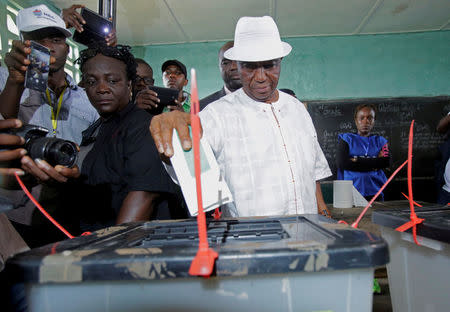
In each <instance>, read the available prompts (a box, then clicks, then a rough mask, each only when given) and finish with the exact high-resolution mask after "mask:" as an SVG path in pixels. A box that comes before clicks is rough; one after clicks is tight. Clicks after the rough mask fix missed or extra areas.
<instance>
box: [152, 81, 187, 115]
mask: <svg viewBox="0 0 450 312" xmlns="http://www.w3.org/2000/svg"><path fill="white" fill-rule="evenodd" d="M148 88H149V89H150V90H152V91H155V92H156V93H157V94H158V98H159V100H160V102H159V103H158V107H157V108H154V109H152V113H153V114H157V113H158V114H159V113H161V112H162V110H163V109H164V107H166V106H167V105H177V104H176V103H175V100H176V99H178V94H179V93H180V91H178V90H176V89H170V88H162V87H155V86H148Z"/></svg>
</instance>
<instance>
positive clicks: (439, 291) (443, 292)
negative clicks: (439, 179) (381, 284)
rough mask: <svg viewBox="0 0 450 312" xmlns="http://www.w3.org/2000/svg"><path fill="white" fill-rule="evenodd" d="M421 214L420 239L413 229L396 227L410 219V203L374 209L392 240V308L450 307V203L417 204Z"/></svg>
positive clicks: (406, 311) (420, 311)
mask: <svg viewBox="0 0 450 312" xmlns="http://www.w3.org/2000/svg"><path fill="white" fill-rule="evenodd" d="M415 211H416V214H417V216H418V217H419V218H423V219H425V221H424V222H423V223H422V224H418V225H417V240H418V242H419V244H420V246H418V245H416V244H415V243H414V239H413V236H412V232H411V229H410V230H408V231H407V232H403V233H401V232H397V231H395V228H397V227H399V226H401V225H403V224H405V223H406V222H408V221H409V215H410V210H409V206H407V205H402V206H398V207H396V208H392V209H389V210H377V211H374V212H373V213H372V222H373V223H376V224H378V225H380V229H381V235H382V237H383V238H384V239H386V241H387V242H388V244H389V252H390V255H391V262H390V263H389V264H388V265H387V271H388V278H389V289H390V293H391V299H392V308H393V310H394V311H395V312H397V311H398V312H424V311H449V310H450V296H449V293H448V291H449V285H450V244H449V243H450V207H448V206H442V205H427V206H424V207H422V208H415Z"/></svg>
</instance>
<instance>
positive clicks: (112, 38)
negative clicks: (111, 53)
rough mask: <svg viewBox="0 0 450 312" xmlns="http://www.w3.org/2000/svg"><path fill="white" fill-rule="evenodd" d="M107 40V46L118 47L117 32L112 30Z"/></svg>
mask: <svg viewBox="0 0 450 312" xmlns="http://www.w3.org/2000/svg"><path fill="white" fill-rule="evenodd" d="M105 40H106V45H109V46H111V47H115V46H116V45H117V36H116V30H115V29H112V30H111V32H110V33H109V34H108V35H107V36H106V38H105Z"/></svg>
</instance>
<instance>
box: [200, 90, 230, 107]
mask: <svg viewBox="0 0 450 312" xmlns="http://www.w3.org/2000/svg"><path fill="white" fill-rule="evenodd" d="M225 95H226V93H225V89H224V88H222V89H220V90H219V91H217V92H214V93H213V94H210V95H208V96H207V97H205V98H203V99H201V100H200V110H202V109H204V108H205V107H206V106H208V104H209V103H212V102H214V101H217V100H218V99H220V98H221V97H223V96H225Z"/></svg>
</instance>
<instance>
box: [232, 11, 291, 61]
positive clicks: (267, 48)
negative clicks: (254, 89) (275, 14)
mask: <svg viewBox="0 0 450 312" xmlns="http://www.w3.org/2000/svg"><path fill="white" fill-rule="evenodd" d="M291 50H292V47H291V46H290V45H289V43H287V42H283V41H281V38H280V33H279V32H278V27H277V25H276V24H275V21H274V20H273V18H272V17H270V16H262V17H248V16H244V17H241V18H240V19H239V21H238V22H237V24H236V30H235V33H234V46H233V47H232V48H230V49H228V50H227V51H225V53H224V56H225V57H226V58H227V59H230V60H234V61H244V62H262V61H269V60H273V59H277V58H281V57H284V56H286V55H288V54H289V53H290V52H291Z"/></svg>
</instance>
